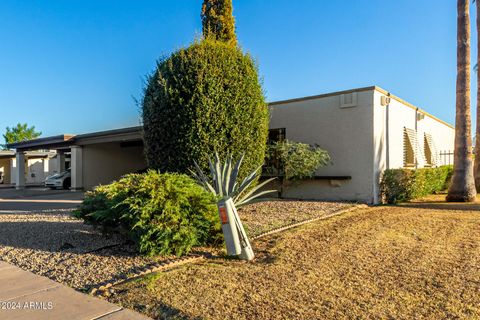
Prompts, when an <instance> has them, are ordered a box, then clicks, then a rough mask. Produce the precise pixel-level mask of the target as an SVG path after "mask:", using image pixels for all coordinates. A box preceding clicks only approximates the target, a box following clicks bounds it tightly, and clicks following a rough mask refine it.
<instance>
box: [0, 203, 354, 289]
mask: <svg viewBox="0 0 480 320" xmlns="http://www.w3.org/2000/svg"><path fill="white" fill-rule="evenodd" d="M349 206H352V204H350V203H336V202H318V201H267V202H262V203H257V204H252V205H249V206H246V207H244V208H242V209H241V210H240V211H239V214H240V216H241V217H242V220H243V222H244V224H245V226H246V228H247V229H248V230H249V231H248V233H249V236H255V235H258V234H260V233H263V232H265V231H269V230H272V229H274V228H277V227H280V226H284V225H287V224H290V223H293V222H299V221H303V220H306V219H310V218H313V217H317V216H323V215H328V214H330V213H333V212H336V211H338V210H340V209H343V208H347V207H349ZM124 241H125V240H124V239H123V238H122V237H121V236H119V235H111V236H105V235H102V234H101V233H100V232H98V231H97V230H95V229H94V228H92V227H91V226H88V225H85V224H83V222H82V221H80V220H77V219H75V218H72V217H71V216H70V210H61V209H60V210H41V211H16V212H10V211H0V259H1V260H4V261H6V262H9V263H12V264H14V265H16V266H19V267H20V268H22V269H25V270H28V271H31V272H34V273H36V274H38V275H42V276H46V277H48V278H50V279H52V280H54V281H57V282H60V283H63V284H66V285H68V286H71V287H73V288H75V289H78V290H83V289H85V290H87V289H89V288H90V287H92V286H94V285H97V284H99V283H101V282H103V281H106V280H109V279H112V278H120V279H121V278H124V277H125V276H128V275H129V274H131V273H132V271H133V270H135V268H139V267H142V266H144V265H146V264H149V263H152V262H155V261H157V262H158V261H165V260H167V259H171V258H174V257H172V256H168V257H155V258H151V257H144V256H141V255H139V254H138V253H137V252H136V251H135V248H134V247H133V246H132V245H129V244H125V243H124ZM202 250H203V251H204V252H212V249H211V248H203V249H202ZM218 251H219V250H218V249H214V250H213V252H215V253H216V254H218ZM220 251H222V250H220ZM220 254H221V253H220Z"/></svg>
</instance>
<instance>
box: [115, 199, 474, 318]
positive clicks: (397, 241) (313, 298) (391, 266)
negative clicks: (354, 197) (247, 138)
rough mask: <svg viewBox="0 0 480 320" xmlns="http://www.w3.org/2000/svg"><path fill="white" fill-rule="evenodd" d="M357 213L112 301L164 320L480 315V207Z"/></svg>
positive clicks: (125, 290)
mask: <svg viewBox="0 0 480 320" xmlns="http://www.w3.org/2000/svg"><path fill="white" fill-rule="evenodd" d="M427 200H428V201H429V202H421V203H410V204H405V205H402V206H387V207H378V208H373V209H369V210H362V211H356V212H352V213H347V214H345V215H341V216H337V217H333V218H330V219H327V220H322V221H317V222H314V223H311V224H308V225H304V226H302V227H299V228H295V229H291V230H289V231H286V232H282V233H278V234H275V235H272V236H268V237H265V238H263V239H259V240H257V241H255V243H254V247H255V248H254V249H255V250H256V253H257V259H256V261H255V262H253V263H242V262H235V261H227V260H207V261H205V262H202V263H199V264H196V265H187V266H184V267H181V268H178V269H174V270H171V271H170V272H166V273H161V274H158V275H156V276H150V277H148V278H145V279H142V280H141V281H135V282H130V283H127V284H124V285H123V286H121V287H118V288H117V293H116V294H115V295H113V296H111V297H110V298H109V299H110V301H112V302H116V303H120V304H122V305H123V306H126V307H129V308H132V309H136V310H138V311H140V312H143V313H145V314H147V315H149V316H151V317H154V318H156V319H164V318H169V319H170V318H177V319H190V318H206V319H345V318H348V319H352V318H357V319H452V318H460V319H465V318H467V319H468V318H471V319H478V318H480V204H476V205H461V204H445V203H442V202H439V201H440V200H441V199H440V198H439V197H436V198H429V199H427Z"/></svg>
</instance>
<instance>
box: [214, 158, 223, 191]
mask: <svg viewBox="0 0 480 320" xmlns="http://www.w3.org/2000/svg"><path fill="white" fill-rule="evenodd" d="M213 164H214V166H215V177H216V180H217V181H216V188H217V192H218V194H219V195H220V197H223V190H222V184H223V181H222V178H223V176H222V168H221V164H220V157H219V156H218V153H217V152H215V160H214V163H213Z"/></svg>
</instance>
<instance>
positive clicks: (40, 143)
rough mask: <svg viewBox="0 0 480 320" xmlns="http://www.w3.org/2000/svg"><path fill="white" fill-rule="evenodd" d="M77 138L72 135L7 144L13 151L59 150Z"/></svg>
mask: <svg viewBox="0 0 480 320" xmlns="http://www.w3.org/2000/svg"><path fill="white" fill-rule="evenodd" d="M74 137H75V136H74V135H72V134H61V135H57V136H51V137H45V138H37V139H32V140H26V141H20V142H15V143H9V144H7V147H8V148H13V149H22V150H27V149H30V150H32V149H35V148H36V149H47V148H52V149H55V148H58V147H61V146H64V145H65V144H68V143H69V142H70V141H72V139H73V138H74Z"/></svg>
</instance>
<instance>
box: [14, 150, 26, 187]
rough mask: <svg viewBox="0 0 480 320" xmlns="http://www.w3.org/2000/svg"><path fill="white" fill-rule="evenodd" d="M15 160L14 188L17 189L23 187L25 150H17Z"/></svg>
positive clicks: (24, 180) (24, 179)
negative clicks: (15, 177) (15, 175)
mask: <svg viewBox="0 0 480 320" xmlns="http://www.w3.org/2000/svg"><path fill="white" fill-rule="evenodd" d="M16 162H17V168H16V171H17V173H16V174H17V181H16V184H15V188H16V189H17V190H21V189H25V182H26V177H25V152H23V151H17V154H16Z"/></svg>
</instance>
